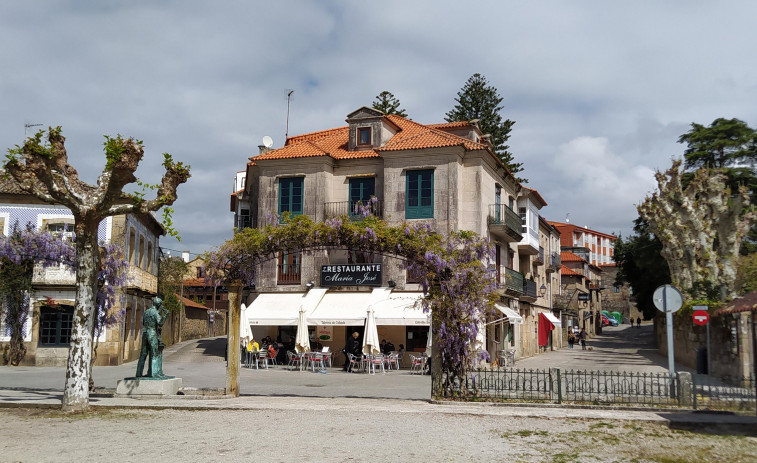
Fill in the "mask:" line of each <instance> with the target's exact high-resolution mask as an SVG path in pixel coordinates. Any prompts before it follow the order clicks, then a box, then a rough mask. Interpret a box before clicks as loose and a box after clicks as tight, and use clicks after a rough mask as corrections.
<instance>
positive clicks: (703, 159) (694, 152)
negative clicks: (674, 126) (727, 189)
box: [678, 117, 757, 169]
mask: <svg viewBox="0 0 757 463" xmlns="http://www.w3.org/2000/svg"><path fill="white" fill-rule="evenodd" d="M678 143H686V144H687V145H688V147H687V148H686V151H684V159H685V160H686V164H685V167H686V168H687V169H696V168H699V167H707V168H718V169H722V168H724V167H735V166H737V165H739V164H745V163H748V164H750V165H753V164H754V162H755V161H757V132H755V130H754V129H752V128H751V127H749V126H748V125H747V124H746V123H745V122H744V121H741V120H739V119H735V118H734V119H724V118H722V117H721V118H718V119H715V120H714V121H713V122H712V124H710V126H709V127H705V126H703V125H701V124H697V123H696V122H692V124H691V130H689V131H688V132H686V133H685V134H683V135H681V137H680V138H679V139H678Z"/></svg>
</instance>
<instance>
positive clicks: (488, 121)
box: [445, 73, 527, 183]
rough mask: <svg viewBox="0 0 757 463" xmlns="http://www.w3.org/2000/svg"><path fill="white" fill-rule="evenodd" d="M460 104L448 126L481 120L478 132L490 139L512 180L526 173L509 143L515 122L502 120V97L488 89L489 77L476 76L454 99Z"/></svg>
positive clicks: (451, 112)
mask: <svg viewBox="0 0 757 463" xmlns="http://www.w3.org/2000/svg"><path fill="white" fill-rule="evenodd" d="M455 101H456V102H457V104H455V107H454V108H452V110H451V111H450V112H448V113H447V116H446V118H445V120H446V121H447V122H460V121H472V120H478V124H479V128H480V129H481V132H483V133H484V134H489V135H491V142H492V146H493V147H494V152H495V153H496V155H497V156H498V157H499V159H500V160H501V161H502V163H503V164H504V165H505V167H507V169H508V170H509V171H510V173H511V174H513V176H516V178H517V174H518V172H521V171H523V164H522V163H520V162H515V159H514V158H513V154H512V153H511V152H510V151H508V149H509V148H510V147H509V146H508V145H507V141H508V140H509V139H510V131H511V130H512V127H513V124H515V121H511V120H510V119H505V120H502V115H501V114H500V111H502V105H501V103H502V97H501V96H499V92H497V88H496V87H494V86H492V85H489V82H488V81H487V80H486V77H484V76H482V75H481V74H478V73H477V74H473V75H472V76H471V77H470V78H469V79H468V81H467V82H466V83H465V85H464V86H463V88H462V89H461V90H460V91H459V92H457V98H455ZM517 180H518V181H519V182H523V183H525V182H527V180H526V179H523V178H517Z"/></svg>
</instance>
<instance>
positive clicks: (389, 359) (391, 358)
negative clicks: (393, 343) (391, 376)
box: [384, 351, 400, 370]
mask: <svg viewBox="0 0 757 463" xmlns="http://www.w3.org/2000/svg"><path fill="white" fill-rule="evenodd" d="M399 355H400V354H399V353H397V352H396V351H393V352H391V353H390V354H389V355H387V356H386V357H384V363H385V364H386V369H387V370H391V369H392V368H396V369H397V370H399V369H400V357H399Z"/></svg>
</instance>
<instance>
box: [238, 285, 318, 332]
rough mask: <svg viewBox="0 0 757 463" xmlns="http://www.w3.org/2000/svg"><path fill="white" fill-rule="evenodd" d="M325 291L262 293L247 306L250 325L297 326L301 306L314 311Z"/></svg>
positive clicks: (316, 289) (314, 289)
mask: <svg viewBox="0 0 757 463" xmlns="http://www.w3.org/2000/svg"><path fill="white" fill-rule="evenodd" d="M325 293H326V289H325V288H313V289H311V290H310V291H308V292H307V293H284V292H280V293H264V294H260V295H258V297H257V298H255V300H254V301H252V304H250V306H249V307H248V308H247V320H248V322H249V324H250V325H274V326H278V325H283V326H296V325H297V318H298V316H299V314H300V307H303V308H304V309H305V311H306V312H310V311H312V310H313V309H314V308H315V307H316V306H317V305H318V302H320V300H321V298H323V295H324V294H325Z"/></svg>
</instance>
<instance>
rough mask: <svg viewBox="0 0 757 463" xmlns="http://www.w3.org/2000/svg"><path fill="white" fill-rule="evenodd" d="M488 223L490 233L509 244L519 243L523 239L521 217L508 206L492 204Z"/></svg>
mask: <svg viewBox="0 0 757 463" xmlns="http://www.w3.org/2000/svg"><path fill="white" fill-rule="evenodd" d="M487 222H488V225H489V231H491V232H492V233H494V234H496V235H497V236H499V237H500V238H502V239H504V240H505V241H507V242H510V243H512V242H517V241H520V240H521V239H522V238H523V223H522V222H521V219H520V216H519V215H518V214H517V213H515V211H513V210H512V209H510V207H509V206H507V204H490V205H489V217H488V219H487Z"/></svg>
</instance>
